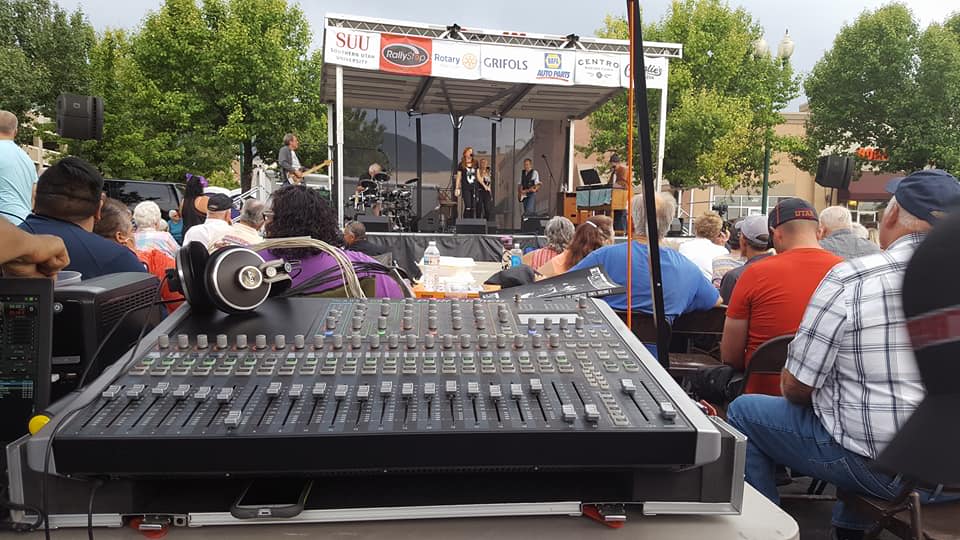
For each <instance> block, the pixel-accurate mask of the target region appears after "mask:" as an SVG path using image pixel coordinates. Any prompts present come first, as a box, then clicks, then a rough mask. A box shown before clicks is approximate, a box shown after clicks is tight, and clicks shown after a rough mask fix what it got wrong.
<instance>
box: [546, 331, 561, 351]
mask: <svg viewBox="0 0 960 540" xmlns="http://www.w3.org/2000/svg"><path fill="white" fill-rule="evenodd" d="M549 340H550V348H551V349H556V348H557V347H559V346H560V335H559V334H550V338H549Z"/></svg>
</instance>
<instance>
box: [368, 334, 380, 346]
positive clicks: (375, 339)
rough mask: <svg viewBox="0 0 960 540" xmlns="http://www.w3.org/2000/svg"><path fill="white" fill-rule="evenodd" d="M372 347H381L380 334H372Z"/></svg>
mask: <svg viewBox="0 0 960 540" xmlns="http://www.w3.org/2000/svg"><path fill="white" fill-rule="evenodd" d="M370 348H371V349H379V348H380V334H374V335H372V336H370Z"/></svg>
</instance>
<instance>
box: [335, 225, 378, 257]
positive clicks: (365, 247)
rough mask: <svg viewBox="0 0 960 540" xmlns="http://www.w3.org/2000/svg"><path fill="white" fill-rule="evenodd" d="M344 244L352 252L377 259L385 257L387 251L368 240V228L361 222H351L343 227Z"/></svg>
mask: <svg viewBox="0 0 960 540" xmlns="http://www.w3.org/2000/svg"><path fill="white" fill-rule="evenodd" d="M343 243H344V245H346V247H347V249H348V250H350V251H356V252H358V253H363V254H364V255H369V256H370V257H376V256H377V255H383V254H384V253H386V252H387V250H385V249H383V248H381V247H380V246H378V245H376V244H374V243H373V242H371V241H369V240H367V226H366V225H364V224H363V223H360V222H359V221H351V222H350V223H347V224H346V225H344V226H343Z"/></svg>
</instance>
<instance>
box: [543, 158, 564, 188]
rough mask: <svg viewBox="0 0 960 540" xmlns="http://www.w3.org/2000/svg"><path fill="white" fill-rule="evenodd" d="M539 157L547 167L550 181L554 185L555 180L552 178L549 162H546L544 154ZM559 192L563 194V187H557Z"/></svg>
mask: <svg viewBox="0 0 960 540" xmlns="http://www.w3.org/2000/svg"><path fill="white" fill-rule="evenodd" d="M540 157H541V158H543V164H544V165H546V166H547V172H548V173H550V181H551V182H554V183H556V182H557V179H556V178H554V177H553V169H551V168H550V162H549V161H547V155H546V154H540ZM558 187H559V192H560V193H563V186H560V185H558Z"/></svg>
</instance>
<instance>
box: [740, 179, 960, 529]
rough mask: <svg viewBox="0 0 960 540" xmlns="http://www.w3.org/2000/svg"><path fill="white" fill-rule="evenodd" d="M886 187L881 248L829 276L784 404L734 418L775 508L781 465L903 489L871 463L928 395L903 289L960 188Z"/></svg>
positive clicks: (767, 402)
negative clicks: (925, 241) (915, 258)
mask: <svg viewBox="0 0 960 540" xmlns="http://www.w3.org/2000/svg"><path fill="white" fill-rule="evenodd" d="M887 191H889V192H890V193H893V194H894V196H893V198H892V199H891V200H890V204H889V205H888V206H887V209H886V211H885V212H884V214H883V218H882V220H881V222H880V244H881V247H883V248H884V250H885V251H883V252H882V253H879V254H876V255H869V256H867V257H862V258H859V259H853V260H850V261H847V262H844V263H842V264H839V265H837V266H836V267H834V268H833V270H831V271H830V272H829V273H828V274H827V275H826V277H824V278H823V281H822V282H821V283H820V286H819V287H818V288H817V291H816V292H815V293H814V294H813V297H812V298H811V300H810V304H809V306H808V307H807V309H806V312H805V313H804V316H803V321H802V322H801V323H800V328H799V330H797V334H796V338H794V340H793V343H791V345H790V349H789V352H788V355H787V363H786V367H785V368H784V369H783V372H782V375H781V381H782V391H783V396H784V397H783V398H778V397H771V396H763V395H745V396H741V397H739V398H737V399H736V400H735V401H734V402H733V403H732V404H731V405H730V408H729V410H728V411H727V417H728V420H729V422H730V424H731V425H733V426H734V427H736V428H737V429H739V430H740V431H741V432H742V433H744V434H745V435H746V436H747V437H748V438H749V441H748V443H747V464H746V480H747V482H748V483H750V484H751V485H752V486H754V487H755V488H756V489H757V490H758V491H760V492H761V493H763V494H764V495H765V496H766V497H767V498H769V499H770V500H772V501H774V502H779V495H778V493H777V487H776V483H775V481H774V474H775V468H776V466H777V465H778V464H782V465H786V466H788V467H790V469H791V470H793V471H794V472H797V473H801V474H805V475H809V476H812V477H814V478H819V479H822V480H825V481H827V482H830V483H832V484H834V485H836V486H837V487H838V488H840V489H843V490H845V491H850V492H856V493H864V494H868V495H873V496H876V497H881V498H885V499H891V498H893V497H894V496H896V495H897V494H898V492H899V490H900V485H901V481H900V477H899V476H897V477H894V476H890V475H888V474H884V473H880V472H875V471H874V470H872V468H871V467H870V463H871V461H872V460H873V459H874V458H876V456H877V455H878V453H879V452H880V451H881V450H883V448H884V447H885V446H886V445H887V444H888V443H889V442H890V441H891V440H892V439H893V436H894V435H895V434H896V433H897V431H898V430H899V429H900V427H901V426H902V425H903V424H904V422H906V420H907V419H908V418H909V417H910V415H911V414H912V413H913V411H914V410H915V409H916V407H917V405H918V404H919V403H920V401H921V400H922V399H923V396H924V388H923V383H922V381H921V379H920V373H919V371H918V369H917V364H916V361H915V359H914V356H913V350H912V348H911V346H910V340H909V337H908V335H907V330H906V324H905V320H904V315H903V308H902V305H901V298H900V293H901V284H902V282H903V274H904V271H905V269H906V267H907V263H908V262H909V260H910V257H911V256H912V255H913V252H914V250H916V248H917V246H918V245H919V244H920V242H921V241H922V240H923V238H924V236H925V233H926V232H927V231H929V230H930V228H931V227H932V226H933V225H934V224H936V223H937V222H938V221H939V219H940V218H941V217H943V216H944V215H945V214H946V212H947V210H948V209H949V208H950V207H951V206H953V205H954V204H958V203H960V183H958V182H957V179H956V178H954V177H953V176H951V175H949V174H947V173H946V172H944V171H940V170H923V171H918V172H916V173H914V174H911V175H910V176H907V177H906V178H902V179H895V180H893V181H891V182H890V184H888V185H887ZM921 495H922V496H923V497H924V498H925V500H928V501H929V500H932V496H931V493H922V494H921ZM833 524H834V526H835V527H836V529H835V534H836V538H838V539H841V540H843V539H847V538H862V536H863V530H865V529H867V528H868V527H869V525H870V522H869V521H868V520H864V519H863V518H862V517H860V516H859V515H857V514H855V513H853V512H851V511H850V510H849V509H847V508H845V507H844V505H843V503H841V502H838V503H837V504H836V505H835V507H834V512H833Z"/></svg>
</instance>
